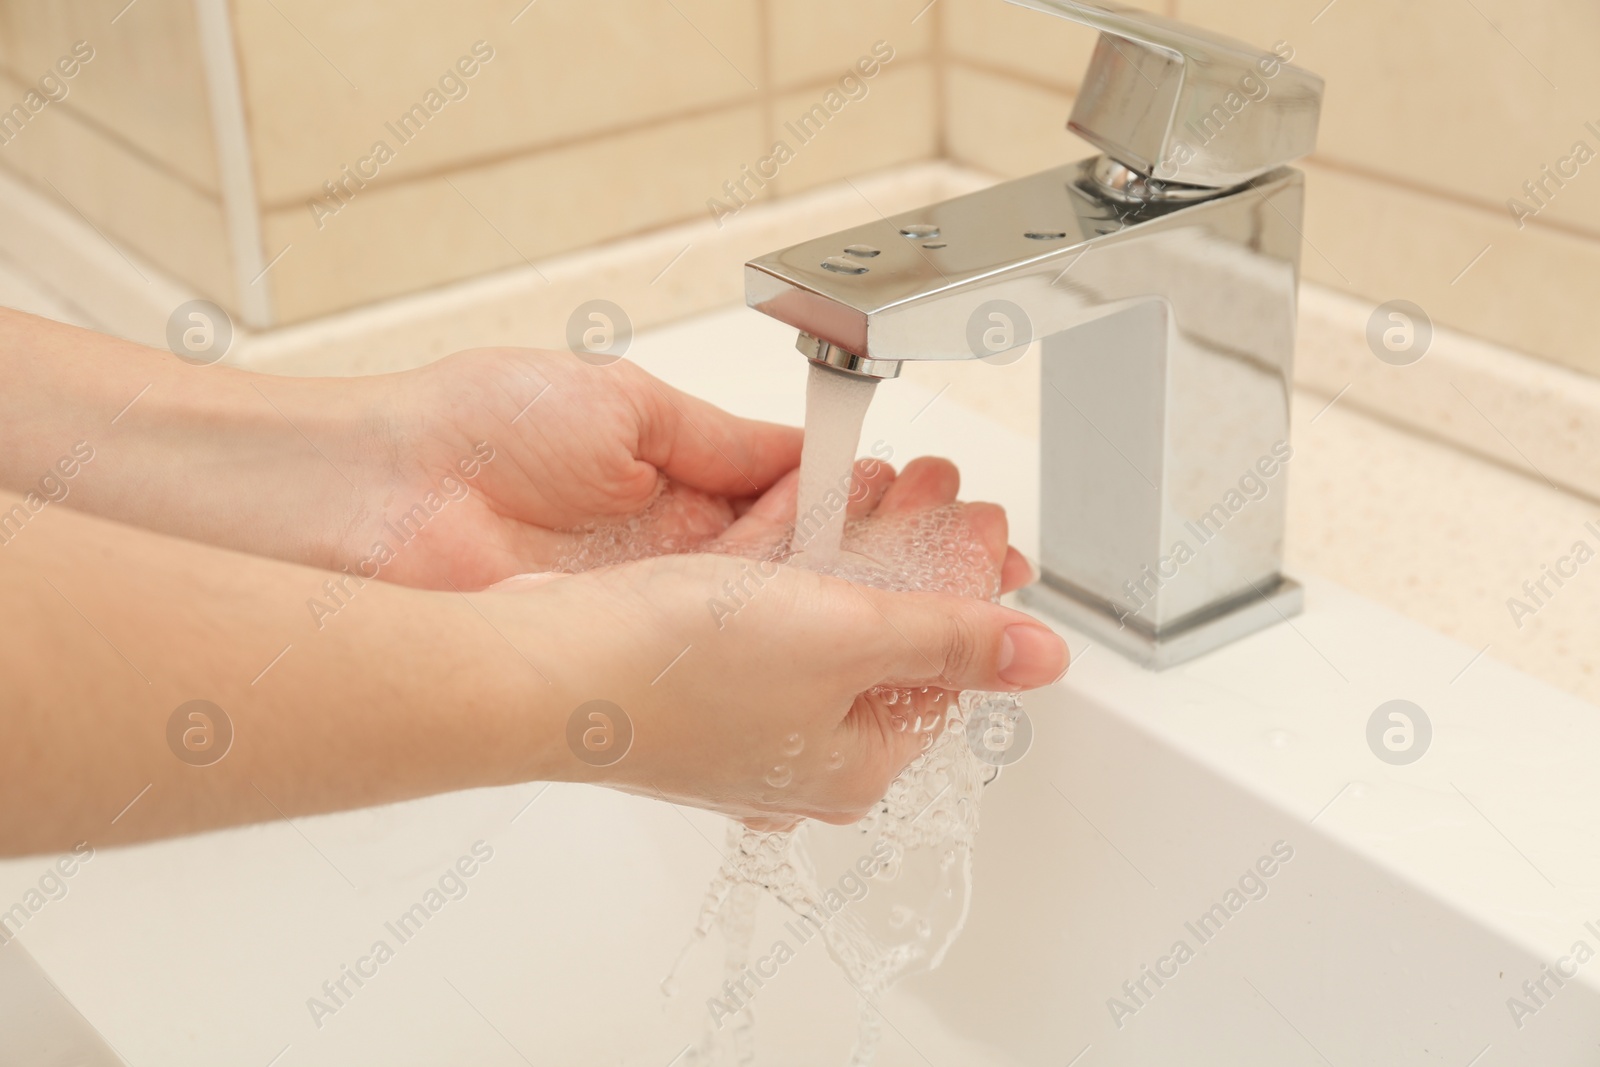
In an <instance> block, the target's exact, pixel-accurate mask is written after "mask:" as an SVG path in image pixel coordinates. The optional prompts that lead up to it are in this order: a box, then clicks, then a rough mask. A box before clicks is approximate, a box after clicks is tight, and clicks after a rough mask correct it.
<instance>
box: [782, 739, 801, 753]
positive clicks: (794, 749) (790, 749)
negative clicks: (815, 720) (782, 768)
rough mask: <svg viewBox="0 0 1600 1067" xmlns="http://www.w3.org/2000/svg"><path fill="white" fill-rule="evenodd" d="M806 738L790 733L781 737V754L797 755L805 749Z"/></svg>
mask: <svg viewBox="0 0 1600 1067" xmlns="http://www.w3.org/2000/svg"><path fill="white" fill-rule="evenodd" d="M805 747H806V739H805V738H803V737H801V736H800V735H799V734H790V735H789V736H788V737H785V738H784V739H783V748H782V751H783V754H784V755H785V756H798V755H800V753H801V752H802V751H804V750H805Z"/></svg>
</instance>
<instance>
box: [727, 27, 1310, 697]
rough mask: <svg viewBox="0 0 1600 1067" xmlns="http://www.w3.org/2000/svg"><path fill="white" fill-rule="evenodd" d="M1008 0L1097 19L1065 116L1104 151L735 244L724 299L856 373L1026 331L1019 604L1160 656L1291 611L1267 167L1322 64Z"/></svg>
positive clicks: (1287, 379) (1281, 246)
mask: <svg viewBox="0 0 1600 1067" xmlns="http://www.w3.org/2000/svg"><path fill="white" fill-rule="evenodd" d="M1015 2H1018V3H1021V4H1023V5H1024V6H1027V7H1033V8H1037V9H1040V10H1043V11H1046V12H1049V13H1051V14H1056V15H1061V16H1063V17H1065V18H1070V19H1073V20H1074V21H1077V22H1081V23H1084V24H1086V25H1089V26H1092V27H1094V28H1095V29H1098V30H1099V31H1100V32H1101V38H1100V42H1099V45H1098V46H1097V48H1096V50H1095V53H1094V57H1093V59H1092V60H1091V61H1090V68H1089V71H1088V73H1087V74H1086V75H1085V77H1084V80H1083V87H1082V91H1081V92H1080V93H1079V94H1078V97H1077V102H1076V104H1075V106H1074V111H1073V115H1072V118H1071V119H1070V120H1069V125H1070V126H1071V128H1072V129H1073V130H1074V131H1076V132H1077V133H1078V134H1079V135H1080V136H1082V137H1084V138H1086V139H1087V140H1089V141H1090V142H1091V143H1093V144H1095V145H1096V146H1097V147H1099V148H1100V149H1101V150H1102V151H1103V152H1104V153H1105V154H1104V155H1102V156H1098V157H1095V158H1093V159H1087V160H1083V161H1080V162H1078V163H1072V164H1068V165H1067V166H1064V167H1057V168H1055V169H1053V170H1047V171H1044V172H1042V173H1039V174H1035V175H1033V176H1031V177H1027V178H1020V179H1018V180H1016V181H1010V182H1004V183H1002V184H999V185H995V186H992V187H990V188H988V189H984V190H981V191H979V192H976V193H971V194H969V195H967V196H961V197H956V198H955V199H952V200H947V201H945V202H943V203H940V204H934V205H932V206H930V207H926V208H923V209H921V210H918V211H913V212H907V213H905V214H902V215H898V216H895V217H894V218H888V219H883V220H881V221H879V222H874V223H869V224H867V225H865V226H858V227H856V228H854V229H851V230H845V231H843V232H840V233H836V234H832V235H831V236H828V237H823V238H819V239H817V240H814V241H807V242H804V243H802V244H798V245H794V246H793V247H791V248H786V249H783V250H782V251H779V252H774V253H772V254H771V255H767V256H762V257H760V258H759V259H754V260H751V261H750V262H749V263H746V264H745V299H746V302H747V303H749V305H750V306H751V307H754V308H756V309H758V310H760V311H762V312H764V313H766V314H768V315H771V316H772V317H774V318H776V319H779V320H780V321H782V322H786V323H788V324H789V325H791V326H794V327H795V328H796V329H798V330H800V331H801V339H800V346H799V347H800V349H801V350H802V351H803V352H805V354H806V355H807V356H808V357H809V358H811V359H813V360H816V361H818V362H821V363H825V364H827V365H828V366H832V367H835V368H837V369H841V370H845V371H848V372H849V373H852V374H860V375H864V376H867V377H878V378H882V377H893V376H894V375H895V374H897V373H898V372H899V369H900V365H901V363H902V362H903V361H905V360H954V359H968V360H970V359H984V358H986V357H989V356H994V355H998V354H999V353H1001V352H1005V351H1009V350H1012V349H1015V348H1018V347H1021V346H1024V345H1028V344H1030V343H1032V342H1034V341H1037V342H1039V345H1040V350H1041V352H1042V359H1041V361H1040V362H1041V368H1040V372H1041V384H1040V391H1041V392H1040V395H1041V399H1040V413H1041V423H1040V428H1039V444H1040V450H1041V458H1040V465H1039V466H1040V482H1041V484H1040V503H1039V514H1040V523H1041V529H1040V537H1039V562H1040V572H1041V580H1040V582H1039V584H1037V585H1036V586H1034V587H1033V588H1032V589H1031V590H1030V592H1029V599H1030V600H1032V601H1033V602H1035V603H1037V604H1039V605H1040V606H1042V607H1043V608H1045V609H1046V610H1048V611H1050V612H1052V613H1054V614H1056V615H1058V616H1060V617H1061V618H1063V619H1065V620H1066V621H1068V622H1070V623H1072V624H1073V625H1075V626H1077V627H1079V628H1080V629H1083V630H1086V631H1088V632H1089V633H1090V634H1091V635H1092V636H1095V637H1096V638H1098V639H1099V640H1100V641H1102V642H1103V643H1105V644H1108V645H1111V646H1112V647H1114V648H1117V649H1119V650H1121V651H1123V652H1124V653H1126V654H1128V655H1129V656H1131V657H1133V658H1134V659H1136V660H1138V661H1139V662H1141V663H1144V664H1147V665H1151V666H1155V667H1163V666H1167V665H1170V664H1173V663H1178V662H1182V661H1183V660H1185V659H1188V658H1190V657H1192V656H1196V655H1199V654H1201V653H1202V652H1206V651H1209V650H1210V649H1213V648H1216V647H1218V646H1219V645H1222V644H1225V643H1227V642H1229V641H1231V640H1233V639H1235V638H1237V637H1240V636H1243V635H1244V634H1246V633H1249V632H1251V631H1253V630H1256V629H1260V628H1261V627H1263V626H1267V625H1270V624H1272V623H1274V622H1277V621H1279V620H1280V619H1283V618H1287V617H1288V616H1289V615H1292V614H1294V613H1295V612H1296V611H1298V610H1299V608H1300V596H1301V594H1300V588H1299V586H1298V585H1296V584H1295V583H1294V582H1292V581H1290V580H1289V579H1287V578H1285V577H1284V576H1283V574H1282V572H1281V567H1282V562H1283V530H1284V520H1285V507H1284V503H1285V496H1286V494H1285V491H1284V482H1285V481H1286V479H1287V475H1286V474H1285V473H1284V471H1285V468H1286V466H1287V464H1288V463H1289V461H1290V459H1291V458H1292V457H1293V455H1294V450H1293V448H1292V447H1291V446H1290V443H1289V398H1290V386H1291V381H1292V370H1293V362H1294V327H1295V298H1296V289H1297V286H1298V284H1299V271H1300V244H1301V239H1300V220H1301V217H1302V206H1303V200H1304V178H1303V176H1302V175H1301V174H1300V172H1299V171H1297V170H1294V169H1293V168H1291V167H1288V166H1285V165H1284V164H1286V163H1288V162H1289V161H1291V160H1293V159H1296V158H1298V157H1299V156H1301V155H1304V154H1306V153H1307V152H1309V151H1310V150H1311V147H1312V145H1313V143H1314V141H1315V137H1316V125H1317V117H1318V113H1319V109H1320V105H1321V95H1322V79H1320V78H1318V77H1317V76H1316V75H1315V74H1312V73H1310V72H1308V71H1304V70H1300V69H1299V68H1296V67H1293V66H1290V65H1289V64H1288V62H1287V60H1288V58H1289V56H1288V55H1283V54H1280V52H1276V51H1275V52H1273V53H1265V52H1258V51H1256V50H1255V49H1252V48H1251V47H1250V46H1249V45H1245V44H1241V43H1239V42H1237V41H1231V40H1228V39H1225V38H1220V37H1216V36H1214V35H1211V34H1207V33H1203V32H1202V31H1199V30H1194V29H1191V28H1190V27H1186V26H1184V25H1182V24H1181V23H1177V22H1173V21H1171V20H1167V19H1162V18H1158V17H1157V16H1153V15H1148V14H1145V13H1143V12H1139V11H1134V10H1133V9H1131V8H1123V7H1117V8H1106V7H1101V6H1099V5H1098V4H1094V3H1090V2H1088V0H1015ZM1290 54H1291V55H1292V53H1290ZM1266 80H1271V81H1272V83H1273V88H1272V90H1271V92H1270V93H1268V92H1264V91H1259V90H1262V89H1263V87H1264V86H1265V81H1266ZM1252 86H1253V87H1254V89H1252V88H1251V87H1252ZM1241 93H1243V95H1241Z"/></svg>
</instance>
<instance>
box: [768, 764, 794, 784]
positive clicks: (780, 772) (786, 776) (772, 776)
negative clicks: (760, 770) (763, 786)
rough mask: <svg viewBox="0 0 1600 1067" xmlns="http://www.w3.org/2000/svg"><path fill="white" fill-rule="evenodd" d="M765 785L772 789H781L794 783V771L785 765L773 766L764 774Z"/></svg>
mask: <svg viewBox="0 0 1600 1067" xmlns="http://www.w3.org/2000/svg"><path fill="white" fill-rule="evenodd" d="M766 780H767V784H768V785H770V786H771V787H772V788H774V789H782V788H784V787H785V786H787V785H788V784H789V783H790V782H792V781H794V770H793V769H792V768H791V767H789V766H788V765H787V764H783V763H778V764H774V765H773V767H772V769H771V770H769V771H767V774H766Z"/></svg>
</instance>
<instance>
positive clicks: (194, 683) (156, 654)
mask: <svg viewBox="0 0 1600 1067" xmlns="http://www.w3.org/2000/svg"><path fill="white" fill-rule="evenodd" d="M17 501H18V498H17V497H15V496H13V495H9V494H0V508H10V507H12V506H13V505H14V504H15V503H17ZM327 577H328V576H327V575H326V574H325V573H323V572H319V571H316V570H313V569H310V568H306V567H299V566H295V565H291V564H286V563H281V562H278V561H275V560H269V559H264V558H260V557H255V556H248V555H243V554H238V553H233V552H228V551H224V550H221V549H216V548H212V547H209V546H205V545H199V544H195V543H192V542H187V541H180V540H177V539H174V538H169V537H164V536H160V535H157V534H153V533H149V532H147V531H144V530H139V529H136V528H133V527H128V526H122V525H119V524H116V523H112V522H109V521H106V520H102V519H96V518H92V517H89V516H85V515H82V514H79V513H75V512H73V511H71V510H70V509H68V508H65V507H60V506H54V505H52V506H50V507H48V508H47V509H46V510H45V511H43V512H41V513H39V514H37V515H35V516H34V517H33V518H32V519H31V520H30V521H29V522H28V524H27V526H26V527H25V528H24V529H22V530H21V531H20V532H18V533H15V534H14V535H12V536H11V537H10V539H9V541H8V542H7V543H6V544H5V545H4V547H3V548H0V604H3V605H4V609H5V615H6V618H5V622H4V623H3V625H0V629H3V630H4V634H5V636H4V638H3V639H0V678H3V679H4V681H3V686H4V689H5V696H4V698H3V701H0V703H3V704H4V705H5V712H4V715H3V716H0V717H3V719H4V723H3V725H4V736H5V741H4V743H3V745H0V853H18V852H32V851H42V850H46V849H58V848H63V847H66V846H68V845H70V844H71V843H72V842H75V841H78V840H83V839H87V840H89V841H90V842H91V843H95V844H99V843H102V842H104V843H108V844H114V843H117V842H125V841H133V840H139V839H143V838H149V837H157V836H165V835H170V834H175V833H184V832H189V831H194V830H199V829H204V828H209V827H217V826H227V825H231V824H237V823H243V822H250V821H259V820H264V819H272V818H277V817H278V816H279V814H280V813H286V814H290V815H295V814H303V813H306V812H313V811H330V810H336V809H341V808H350V807H356V806H360V805H367V804H377V803H383V802H386V801H393V800H400V799H404V798H407V797H415V796H420V795H423V794H427V793H433V792H439V791H443V790H448V789H460V788H468V787H472V786H480V785H492V784H499V783H506V782H512V781H519V780H526V779H532V778H549V777H556V776H558V775H559V773H560V772H561V770H562V768H561V767H560V766H558V762H559V761H558V759H557V756H556V750H554V749H553V747H552V743H553V742H554V743H559V741H558V736H559V735H558V731H557V730H556V729H555V724H553V720H552V714H553V713H552V711H551V709H552V708H553V707H554V705H555V703H556V699H557V698H556V695H555V694H556V692H557V690H556V688H555V687H554V686H552V685H550V684H547V683H546V682H545V681H544V680H542V679H541V678H540V677H539V676H538V674H537V673H536V670H535V668H534V667H532V666H531V665H530V664H529V663H528V662H527V661H525V660H524V659H523V658H522V655H521V654H520V653H519V652H518V650H516V649H514V648H513V647H512V645H511V643H510V641H512V640H514V641H516V642H517V643H518V644H521V645H530V644H536V643H538V640H537V638H536V637H535V632H534V631H535V629H536V624H537V619H538V615H539V612H538V610H537V605H536V604H534V603H529V604H528V610H526V611H523V612H522V613H521V614H520V617H519V618H520V626H521V629H520V630H513V629H511V626H512V623H511V622H510V621H507V620H504V619H502V620H501V621H500V622H499V623H498V625H500V627H501V629H502V630H504V631H506V633H507V636H506V637H502V636H501V634H500V633H498V632H497V631H496V630H495V629H494V628H493V627H491V625H490V624H489V623H488V622H487V621H485V619H484V618H483V617H481V616H479V615H478V614H477V612H476V611H475V609H474V607H473V606H472V605H471V604H470V603H469V602H468V601H467V599H466V598H465V597H461V596H457V595H455V594H440V593H425V592H420V591H417V590H412V589H407V588H404V587H401V586H395V585H391V584H388V583H384V582H369V583H367V584H365V585H364V586H362V587H360V588H359V590H356V591H355V592H354V593H353V595H349V596H348V598H347V601H346V603H347V605H348V606H347V607H345V608H344V609H343V610H342V611H340V612H339V614H338V615H337V616H335V617H333V618H331V619H327V620H325V625H324V626H323V627H322V629H321V630H318V629H317V628H316V627H315V626H314V625H313V624H312V623H311V620H310V617H309V616H308V614H307V612H306V609H305V601H306V599H307V598H308V597H312V596H317V595H319V593H321V584H322V582H323V581H324V580H326V579H327ZM286 648H287V651H284V650H285V649H286ZM550 651H551V648H550V646H549V645H548V643H546V647H545V648H544V650H543V651H542V652H541V656H543V655H548V654H549V652H550ZM280 653H281V658H280ZM269 664H270V665H271V666H270V669H269ZM193 699H203V700H208V701H211V702H212V703H214V704H216V705H217V706H218V707H220V708H221V709H223V712H224V713H225V715H226V716H227V718H228V720H229V721H231V724H232V730H233V733H234V737H233V743H232V746H231V748H230V749H229V750H228V751H227V753H226V755H225V756H223V758H221V759H220V761H218V762H216V763H214V764H212V765H210V766H196V765H193V764H192V763H189V762H185V761H184V760H183V759H181V758H180V757H179V755H178V754H177V753H176V752H175V750H174V749H173V748H172V747H171V746H170V745H169V739H168V720H169V719H170V718H171V717H172V715H173V712H174V711H175V709H177V708H178V707H179V705H181V704H184V703H185V702H187V701H190V700H193ZM562 751H563V752H564V750H562ZM194 758H196V759H204V758H206V757H205V756H204V755H203V754H202V755H199V756H197V757H194ZM147 787H148V788H147ZM135 797H138V798H139V799H138V800H137V802H136V803H134V804H133V805H132V807H129V808H127V810H126V811H124V810H123V809H124V808H125V806H127V805H128V804H129V802H130V801H133V800H134V798H135ZM119 813H120V817H119ZM113 820H115V821H113Z"/></svg>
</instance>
